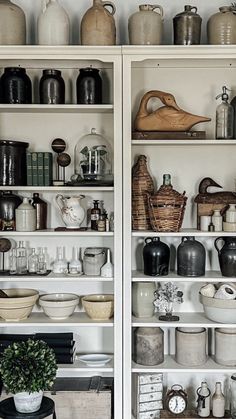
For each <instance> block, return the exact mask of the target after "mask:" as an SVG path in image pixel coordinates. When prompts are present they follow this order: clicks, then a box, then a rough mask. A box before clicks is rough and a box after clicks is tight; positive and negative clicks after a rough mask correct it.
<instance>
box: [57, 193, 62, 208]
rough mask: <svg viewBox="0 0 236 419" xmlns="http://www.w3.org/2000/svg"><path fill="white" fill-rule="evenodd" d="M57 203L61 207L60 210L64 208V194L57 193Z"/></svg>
mask: <svg viewBox="0 0 236 419" xmlns="http://www.w3.org/2000/svg"><path fill="white" fill-rule="evenodd" d="M56 203H57V205H58V207H59V209H60V210H62V208H63V206H64V205H63V196H62V195H60V194H59V195H57V196H56Z"/></svg>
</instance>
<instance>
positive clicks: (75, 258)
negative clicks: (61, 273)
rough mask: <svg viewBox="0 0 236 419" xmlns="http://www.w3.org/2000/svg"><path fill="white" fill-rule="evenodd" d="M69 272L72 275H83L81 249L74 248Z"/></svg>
mask: <svg viewBox="0 0 236 419" xmlns="http://www.w3.org/2000/svg"><path fill="white" fill-rule="evenodd" d="M69 272H70V274H81V273H82V263H81V261H80V260H79V249H78V248H76V247H73V250H72V260H71V262H70V263H69Z"/></svg>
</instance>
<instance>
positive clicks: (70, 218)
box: [56, 194, 85, 229]
mask: <svg viewBox="0 0 236 419" xmlns="http://www.w3.org/2000/svg"><path fill="white" fill-rule="evenodd" d="M84 198H85V196H84V195H79V196H71V197H69V196H63V195H60V194H59V195H57V196H56V203H57V205H58V207H59V209H60V212H61V217H62V220H63V222H64V223H65V225H66V227H67V228H71V229H73V228H79V227H80V226H81V224H82V222H83V221H84V217H85V210H84V208H83V207H82V206H81V203H80V201H81V200H82V199H84Z"/></svg>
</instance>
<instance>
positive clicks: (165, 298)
mask: <svg viewBox="0 0 236 419" xmlns="http://www.w3.org/2000/svg"><path fill="white" fill-rule="evenodd" d="M154 295H155V297H156V299H155V300H154V306H155V307H156V311H165V312H166V314H165V315H161V316H159V320H163V321H166V322H169V321H171V322H173V321H178V320H179V316H173V314H172V312H173V304H174V303H175V302H176V303H179V304H181V303H183V293H182V291H180V290H179V288H178V287H177V286H176V285H175V284H174V283H173V282H167V283H166V284H164V285H163V287H161V288H159V290H157V291H155V293H154Z"/></svg>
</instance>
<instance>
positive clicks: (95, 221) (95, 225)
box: [91, 200, 101, 230]
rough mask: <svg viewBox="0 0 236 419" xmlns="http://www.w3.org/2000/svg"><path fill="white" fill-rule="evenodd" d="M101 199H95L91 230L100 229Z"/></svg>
mask: <svg viewBox="0 0 236 419" xmlns="http://www.w3.org/2000/svg"><path fill="white" fill-rule="evenodd" d="M98 204H99V201H98V200H94V201H93V208H92V209H91V230H97V229H98V220H99V216H100V214H101V210H100V208H98Z"/></svg>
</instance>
